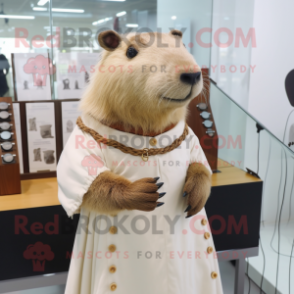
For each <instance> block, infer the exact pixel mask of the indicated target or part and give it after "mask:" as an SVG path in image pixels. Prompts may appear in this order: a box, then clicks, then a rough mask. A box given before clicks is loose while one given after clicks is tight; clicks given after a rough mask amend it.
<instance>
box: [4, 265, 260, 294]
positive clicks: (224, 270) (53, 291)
mask: <svg viewBox="0 0 294 294" xmlns="http://www.w3.org/2000/svg"><path fill="white" fill-rule="evenodd" d="M219 265H220V271H221V276H222V281H223V288H224V294H234V279H233V278H232V277H234V270H235V268H234V266H233V265H232V264H231V263H230V262H228V261H226V262H220V264H219ZM63 293H64V286H54V287H47V288H38V289H34V290H27V291H20V292H10V293H9V294H63ZM244 294H261V293H260V289H259V287H258V286H257V285H256V284H255V283H254V282H252V281H251V283H250V292H249V282H248V279H247V278H246V281H245V290H244Z"/></svg>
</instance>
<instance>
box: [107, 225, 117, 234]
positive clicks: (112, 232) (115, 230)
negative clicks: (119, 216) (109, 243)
mask: <svg viewBox="0 0 294 294" xmlns="http://www.w3.org/2000/svg"><path fill="white" fill-rule="evenodd" d="M109 233H110V234H116V233H117V227H115V226H112V227H110V228H109Z"/></svg>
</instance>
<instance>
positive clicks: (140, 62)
mask: <svg viewBox="0 0 294 294" xmlns="http://www.w3.org/2000/svg"><path fill="white" fill-rule="evenodd" d="M98 41H99V44H100V46H101V47H103V48H104V49H105V51H104V52H103V54H102V57H101V60H100V62H99V63H98V65H97V66H96V70H95V73H94V74H93V75H92V77H91V80H90V84H89V86H88V88H87V90H86V92H85V94H84V96H83V99H82V101H81V110H82V111H83V113H86V114H89V115H91V116H92V117H94V118H96V119H97V120H99V121H101V122H104V123H106V124H113V123H120V124H123V125H124V127H125V128H126V129H127V128H128V127H135V128H142V129H143V131H144V132H149V131H162V130H164V129H165V128H166V127H168V126H169V125H171V124H176V123H177V122H178V121H180V120H181V119H184V118H185V115H186V108H187V105H188V104H189V102H190V101H191V100H192V99H193V98H195V97H196V96H197V95H199V94H200V92H201V91H202V88H203V78H202V74H201V69H200V67H199V66H198V64H197V63H196V61H195V59H194V58H193V56H192V55H191V54H190V53H189V52H188V50H187V49H186V48H185V45H184V44H183V42H182V33H181V32H180V31H178V30H172V31H171V32H170V33H168V34H163V33H141V34H135V33H132V34H128V35H127V36H120V35H118V34H117V33H116V32H114V31H105V32H102V33H100V35H99V37H98Z"/></svg>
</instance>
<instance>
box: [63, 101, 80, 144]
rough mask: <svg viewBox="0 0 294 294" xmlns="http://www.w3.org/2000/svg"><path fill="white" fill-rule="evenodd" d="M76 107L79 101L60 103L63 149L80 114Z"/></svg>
mask: <svg viewBox="0 0 294 294" xmlns="http://www.w3.org/2000/svg"><path fill="white" fill-rule="evenodd" d="M78 107H79V101H62V102H61V113H62V138H63V148H64V146H65V144H66V142H67V140H68V138H69V136H70V135H71V133H72V131H73V129H74V127H75V125H76V121H77V118H78V117H79V116H80V114H81V112H80V111H79V108H78Z"/></svg>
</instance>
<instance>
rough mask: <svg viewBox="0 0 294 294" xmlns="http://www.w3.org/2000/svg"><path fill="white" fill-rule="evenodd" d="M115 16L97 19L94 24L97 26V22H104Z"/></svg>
mask: <svg viewBox="0 0 294 294" xmlns="http://www.w3.org/2000/svg"><path fill="white" fill-rule="evenodd" d="M112 19H113V18H112V17H106V18H103V19H100V20H97V21H94V22H93V23H92V25H93V26H96V25H97V24H99V23H103V22H107V21H109V20H112Z"/></svg>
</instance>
